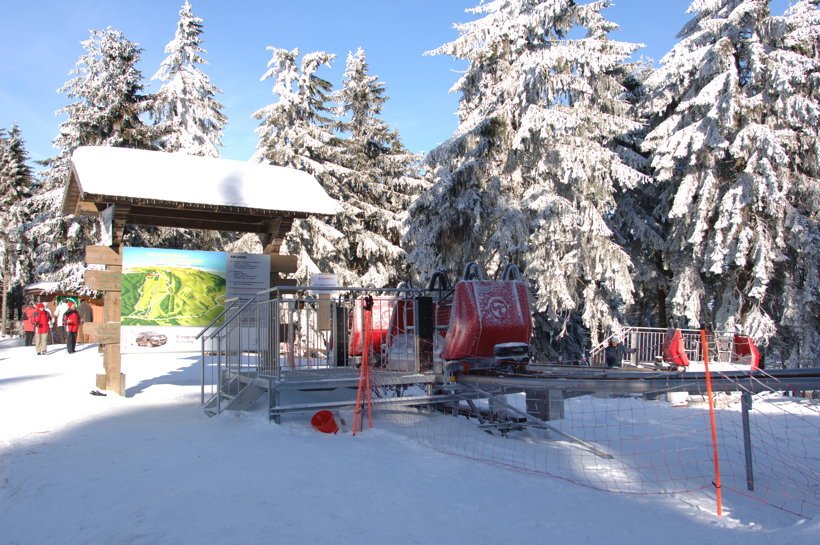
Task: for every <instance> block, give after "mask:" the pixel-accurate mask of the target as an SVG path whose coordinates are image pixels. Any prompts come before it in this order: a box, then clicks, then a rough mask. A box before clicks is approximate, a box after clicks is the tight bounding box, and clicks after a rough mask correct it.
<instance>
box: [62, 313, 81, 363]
mask: <svg viewBox="0 0 820 545" xmlns="http://www.w3.org/2000/svg"><path fill="white" fill-rule="evenodd" d="M63 328H64V329H65V349H66V351H67V352H68V353H69V354H73V353H74V348H75V346H76V344H77V331H79V329H80V315H79V313H78V312H77V311H76V310H74V301H69V302H68V310H66V311H65V312H64V313H63Z"/></svg>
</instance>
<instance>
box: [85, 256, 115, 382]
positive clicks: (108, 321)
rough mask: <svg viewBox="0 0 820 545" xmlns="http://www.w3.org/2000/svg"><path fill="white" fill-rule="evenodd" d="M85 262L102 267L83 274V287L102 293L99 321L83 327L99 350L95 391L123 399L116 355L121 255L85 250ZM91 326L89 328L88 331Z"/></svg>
mask: <svg viewBox="0 0 820 545" xmlns="http://www.w3.org/2000/svg"><path fill="white" fill-rule="evenodd" d="M85 262H86V263H87V264H89V265H104V266H105V270H102V271H101V270H87V271H86V272H85V283H86V284H87V285H88V287H89V288H91V289H93V290H97V291H102V292H103V293H104V295H103V304H104V306H103V321H102V322H92V323H90V324H85V326H84V327H85V328H88V329H87V333H88V335H89V337H90V340H91V341H92V342H96V343H99V344H101V345H104V346H103V367H104V368H105V373H104V374H98V375H97V382H96V384H97V388H102V389H104V390H108V391H111V392H116V393H118V394H120V395H125V375H124V374H123V373H122V357H121V353H120V316H121V308H122V293H121V292H122V252H121V251H117V250H113V249H112V248H109V247H107V246H87V247H86V249H85ZM88 326H91V327H88Z"/></svg>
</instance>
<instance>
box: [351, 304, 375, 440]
mask: <svg viewBox="0 0 820 545" xmlns="http://www.w3.org/2000/svg"><path fill="white" fill-rule="evenodd" d="M372 318H373V298H372V297H371V296H369V295H368V296H367V297H365V298H364V305H363V309H362V322H364V323H363V324H362V363H361V366H360V368H359V390H358V392H357V393H356V413H355V416H354V417H353V435H356V430H357V429H358V425H359V418H360V417H361V420H362V422H361V425H362V426H364V413H362V412H361V411H362V408H363V407H362V405H363V404H364V403H365V401H364V400H363V399H362V392H364V395H365V396H366V398H367V400H366V403H367V417H368V423H369V424H370V427H371V428H372V427H373V414H372V411H371V397H370V348H371V343H372V342H373V339H372V330H373V322H372Z"/></svg>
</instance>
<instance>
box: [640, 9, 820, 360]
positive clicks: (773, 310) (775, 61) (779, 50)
mask: <svg viewBox="0 0 820 545" xmlns="http://www.w3.org/2000/svg"><path fill="white" fill-rule="evenodd" d="M768 4H769V2H768V1H766V0H708V1H707V0H698V1H696V2H693V3H692V5H691V6H690V8H689V11H690V12H692V13H694V16H693V18H692V20H691V21H689V22H688V23H687V24H686V26H685V27H684V28H683V30H682V31H681V33H680V37H681V39H680V42H679V43H678V44H677V45H676V46H675V47H674V48H673V49H672V50H671V51H670V52H669V53H668V54H667V55H666V56H665V57H664V58H663V59H662V63H663V66H662V68H661V69H659V70H658V71H657V72H656V73H655V74H654V75H653V76H652V77H650V78H649V80H648V81H647V85H648V87H649V88H650V89H651V94H650V95H649V100H648V101H647V108H648V109H649V110H651V111H652V112H655V113H656V114H657V119H656V120H655V123H654V124H653V127H654V128H653V130H652V132H651V133H650V134H649V135H648V136H647V139H646V141H645V143H644V146H645V148H646V149H647V150H649V151H651V152H652V166H653V168H654V172H655V177H656V178H657V180H658V182H659V183H660V184H661V186H662V188H663V191H664V193H663V198H662V199H661V201H660V205H659V207H658V211H657V214H658V217H659V219H660V220H661V221H663V222H665V223H666V225H667V234H666V240H667V244H666V249H665V264H666V266H667V267H668V268H669V270H670V271H671V273H672V280H671V289H670V293H669V297H668V311H669V313H670V314H671V316H672V317H673V318H676V319H677V320H678V321H679V323H681V324H682V325H690V326H695V327H713V328H715V329H717V330H729V331H731V330H734V329H739V330H742V331H744V332H745V333H747V334H750V335H752V336H753V337H754V338H755V339H756V341H757V342H758V343H761V344H765V343H766V342H768V341H769V340H771V339H773V338H774V336H775V335H778V337H780V338H781V342H780V344H779V346H778V347H776V348H775V349H774V350H773V351H770V355H775V357H776V359H777V360H780V361H781V362H783V363H784V364H785V365H786V366H798V365H807V364H808V362H809V361H811V360H810V358H809V357H808V353H809V352H808V351H811V350H815V352H814V358H815V359H816V349H812V348H810V347H816V346H818V342H820V337H818V316H820V312H818V309H820V299H819V296H818V293H820V283H818V263H820V253H818V248H820V233H819V232H818V223H817V220H818V217H817V210H818V190H817V188H818V187H820V184H819V183H818V174H819V171H818V163H817V158H818V130H817V120H818V113H819V112H820V110H819V109H818V99H820V86H818V84H817V79H816V78H817V76H816V75H817V73H818V67H820V64H818V57H817V36H818V34H819V33H820V25H818V20H819V19H818V12H817V2H816V1H801V2H798V3H797V4H796V5H795V7H794V8H793V9H792V10H791V11H790V13H789V14H787V17H772V16H771V14H770V12H769V8H768Z"/></svg>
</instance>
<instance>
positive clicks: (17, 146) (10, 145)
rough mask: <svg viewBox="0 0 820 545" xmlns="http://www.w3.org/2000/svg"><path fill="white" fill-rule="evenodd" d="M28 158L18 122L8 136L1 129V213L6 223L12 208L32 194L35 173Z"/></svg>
mask: <svg viewBox="0 0 820 545" xmlns="http://www.w3.org/2000/svg"><path fill="white" fill-rule="evenodd" d="M28 160H29V156H28V152H27V151H26V147H25V142H23V138H22V133H21V131H20V127H19V126H18V125H17V123H14V124H13V125H12V126H11V128H10V129H9V132H8V136H5V135H4V134H3V132H2V131H0V214H3V216H4V219H5V220H6V221H5V223H6V225H8V219H9V218H8V212H9V210H10V208H11V207H12V206H13V205H15V204H17V203H19V202H20V201H22V200H24V199H26V198H28V197H30V196H31V186H32V184H33V182H34V175H33V173H32V170H31V167H30V166H29V165H28V163H27V161H28Z"/></svg>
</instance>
